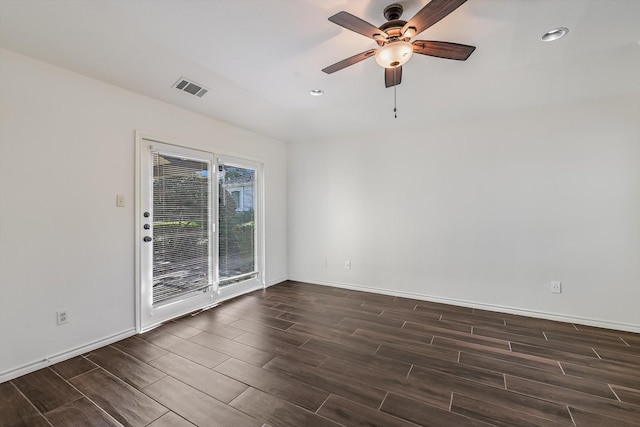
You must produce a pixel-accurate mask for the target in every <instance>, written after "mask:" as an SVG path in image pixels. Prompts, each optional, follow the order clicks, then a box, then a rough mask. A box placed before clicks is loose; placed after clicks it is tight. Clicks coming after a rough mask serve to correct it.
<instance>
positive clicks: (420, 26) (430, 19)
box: [402, 0, 467, 35]
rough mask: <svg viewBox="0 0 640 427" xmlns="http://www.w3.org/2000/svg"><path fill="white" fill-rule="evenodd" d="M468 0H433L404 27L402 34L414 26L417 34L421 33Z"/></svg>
mask: <svg viewBox="0 0 640 427" xmlns="http://www.w3.org/2000/svg"><path fill="white" fill-rule="evenodd" d="M466 1H467V0H431V1H430V2H429V3H427V5H426V6H425V7H423V8H422V9H420V11H419V12H418V13H416V14H415V16H414V17H413V18H411V19H409V21H408V22H407V23H406V24H405V26H404V27H402V34H404V32H405V31H407V29H408V28H410V27H414V28H415V29H416V35H417V34H420V33H421V32H423V31H424V30H426V29H427V28H429V27H430V26H432V25H433V24H435V23H436V22H438V21H440V20H441V19H442V18H444V17H445V16H447V15H448V14H450V13H451V12H453V11H454V10H456V9H457V8H458V7H460V6H462V4H464V2H466Z"/></svg>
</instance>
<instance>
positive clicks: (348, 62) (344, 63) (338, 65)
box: [322, 49, 376, 74]
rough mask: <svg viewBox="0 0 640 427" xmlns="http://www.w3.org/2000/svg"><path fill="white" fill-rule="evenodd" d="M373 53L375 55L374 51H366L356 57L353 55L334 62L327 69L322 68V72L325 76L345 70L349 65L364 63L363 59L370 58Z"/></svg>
mask: <svg viewBox="0 0 640 427" xmlns="http://www.w3.org/2000/svg"><path fill="white" fill-rule="evenodd" d="M375 53H376V50H375V49H369V50H366V51H364V52H362V53H359V54H357V55H353V56H351V57H349V58H347V59H343V60H342V61H340V62H336V63H335V64H333V65H329V66H328V67H326V68H323V69H322V71H324V72H325V73H327V74H331V73H335V72H336V71H340V70H342V69H343V68H347V67H348V66H349V65H353V64H356V63H358V62H360V61H364V60H365V59H367V58H369V57H372V56H373V55H374V54H375Z"/></svg>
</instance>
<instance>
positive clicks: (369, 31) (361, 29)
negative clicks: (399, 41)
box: [329, 11, 388, 39]
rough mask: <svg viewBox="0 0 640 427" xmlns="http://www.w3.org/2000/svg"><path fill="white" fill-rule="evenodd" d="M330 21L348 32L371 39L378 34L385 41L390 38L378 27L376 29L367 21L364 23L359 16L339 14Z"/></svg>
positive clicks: (347, 13)
mask: <svg viewBox="0 0 640 427" xmlns="http://www.w3.org/2000/svg"><path fill="white" fill-rule="evenodd" d="M329 21H331V22H333V23H334V24H337V25H340V26H341V27H344V28H346V29H347V30H351V31H354V32H356V33H358V34H362V35H363V36H367V37H369V38H373V36H375V35H376V34H379V35H380V37H382V38H385V39H386V38H387V37H388V36H387V34H386V33H385V32H384V31H382V30H380V29H379V28H377V27H374V26H373V25H372V24H370V23H368V22H367V21H364V20H362V19H360V18H358V17H357V16H354V15H352V14H350V13H349V12H345V11H342V12H338V13H336V14H335V15H333V16H331V17H330V18H329Z"/></svg>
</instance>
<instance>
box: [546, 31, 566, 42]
mask: <svg viewBox="0 0 640 427" xmlns="http://www.w3.org/2000/svg"><path fill="white" fill-rule="evenodd" d="M568 32H569V29H568V28H565V27H560V28H555V29H553V30H551V31H547V32H546V33H544V34H543V35H542V37H540V40H542V41H543V42H552V41H554V40H558V39H561V38H562V37H564V36H566V35H567V33H568Z"/></svg>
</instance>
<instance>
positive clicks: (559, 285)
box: [551, 281, 562, 294]
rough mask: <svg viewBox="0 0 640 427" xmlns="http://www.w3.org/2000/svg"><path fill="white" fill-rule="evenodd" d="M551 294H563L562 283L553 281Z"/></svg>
mask: <svg viewBox="0 0 640 427" xmlns="http://www.w3.org/2000/svg"><path fill="white" fill-rule="evenodd" d="M551 292H553V293H554V294H559V293H561V292H562V282H558V281H553V282H551Z"/></svg>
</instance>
